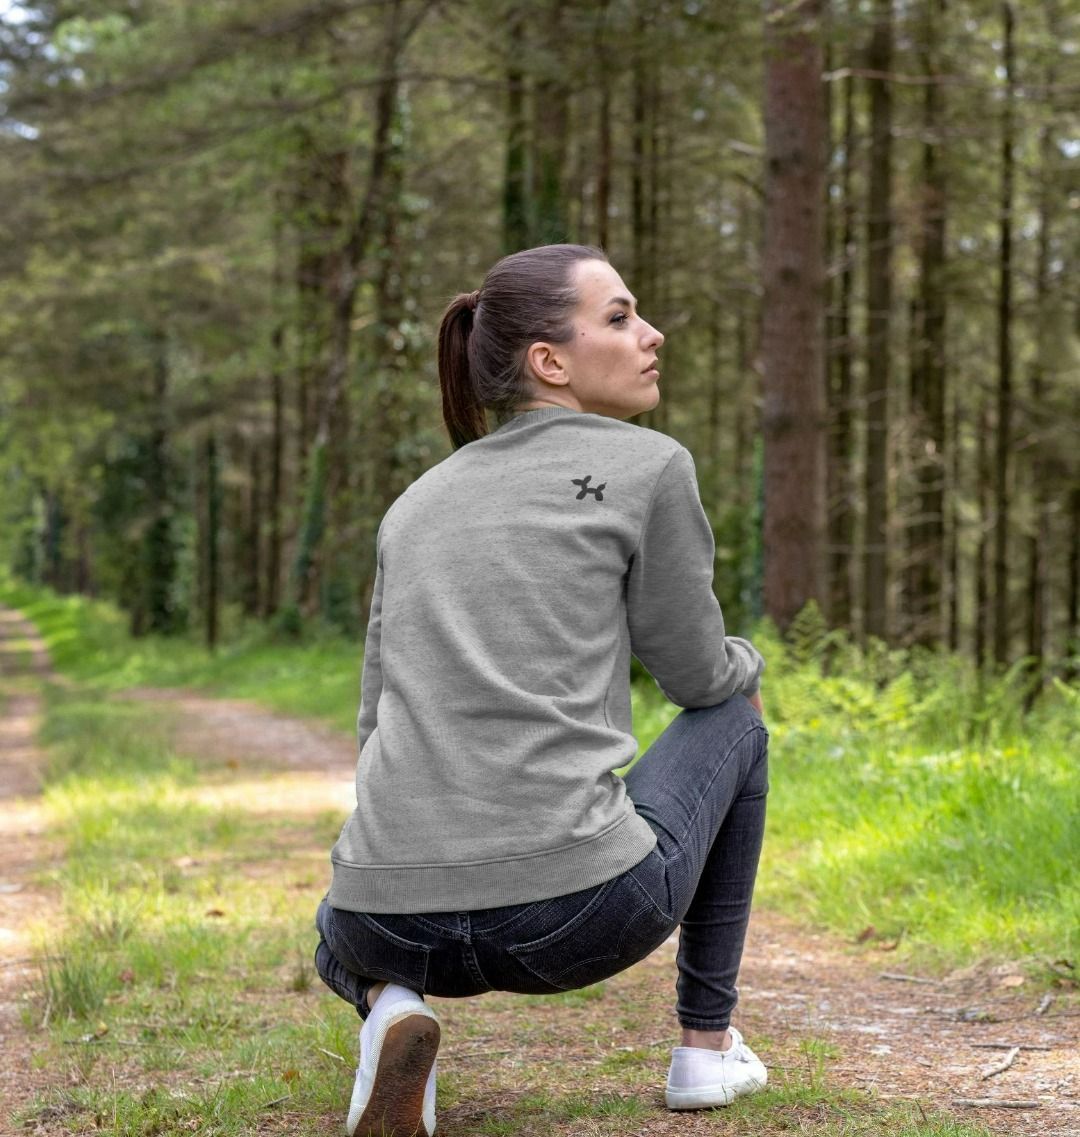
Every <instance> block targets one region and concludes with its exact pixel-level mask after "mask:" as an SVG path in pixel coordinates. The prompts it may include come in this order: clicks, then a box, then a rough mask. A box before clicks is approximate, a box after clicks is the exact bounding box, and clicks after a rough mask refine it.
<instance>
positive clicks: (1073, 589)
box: [1062, 485, 1080, 683]
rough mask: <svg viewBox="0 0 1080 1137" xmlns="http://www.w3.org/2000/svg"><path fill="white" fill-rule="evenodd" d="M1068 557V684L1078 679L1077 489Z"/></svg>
mask: <svg viewBox="0 0 1080 1137" xmlns="http://www.w3.org/2000/svg"><path fill="white" fill-rule="evenodd" d="M1068 525H1069V554H1068V565H1069V567H1068V570H1067V580H1066V595H1065V654H1066V656H1068V657H1069V658H1070V662H1069V664H1068V665H1067V666H1066V668H1065V672H1064V674H1063V675H1062V678H1063V679H1064V680H1065V682H1067V683H1071V682H1073V681H1074V680H1075V679H1077V678H1078V677H1080V666H1078V665H1077V662H1076V660H1077V658H1078V657H1080V486H1077V485H1074V486H1073V488H1072V492H1071V493H1070V494H1069V509H1068Z"/></svg>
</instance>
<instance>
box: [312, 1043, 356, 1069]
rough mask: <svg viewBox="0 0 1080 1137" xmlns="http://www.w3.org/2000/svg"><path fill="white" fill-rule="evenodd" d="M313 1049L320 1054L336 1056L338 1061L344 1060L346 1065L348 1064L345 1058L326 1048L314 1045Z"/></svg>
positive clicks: (329, 1056) (330, 1056)
mask: <svg viewBox="0 0 1080 1137" xmlns="http://www.w3.org/2000/svg"><path fill="white" fill-rule="evenodd" d="M315 1049H316V1050H318V1051H319V1053H320V1054H325V1055H326V1056H327V1057H328V1058H336V1059H337V1060H338V1061H339V1062H344V1063H345V1065H346V1066H348V1065H349V1063H348V1062H347V1061H346V1059H344V1058H342V1057H341V1055H340V1054H335V1053H334V1052H333V1051H332V1050H327V1049H326V1048H325V1047H322V1046H316V1047H315Z"/></svg>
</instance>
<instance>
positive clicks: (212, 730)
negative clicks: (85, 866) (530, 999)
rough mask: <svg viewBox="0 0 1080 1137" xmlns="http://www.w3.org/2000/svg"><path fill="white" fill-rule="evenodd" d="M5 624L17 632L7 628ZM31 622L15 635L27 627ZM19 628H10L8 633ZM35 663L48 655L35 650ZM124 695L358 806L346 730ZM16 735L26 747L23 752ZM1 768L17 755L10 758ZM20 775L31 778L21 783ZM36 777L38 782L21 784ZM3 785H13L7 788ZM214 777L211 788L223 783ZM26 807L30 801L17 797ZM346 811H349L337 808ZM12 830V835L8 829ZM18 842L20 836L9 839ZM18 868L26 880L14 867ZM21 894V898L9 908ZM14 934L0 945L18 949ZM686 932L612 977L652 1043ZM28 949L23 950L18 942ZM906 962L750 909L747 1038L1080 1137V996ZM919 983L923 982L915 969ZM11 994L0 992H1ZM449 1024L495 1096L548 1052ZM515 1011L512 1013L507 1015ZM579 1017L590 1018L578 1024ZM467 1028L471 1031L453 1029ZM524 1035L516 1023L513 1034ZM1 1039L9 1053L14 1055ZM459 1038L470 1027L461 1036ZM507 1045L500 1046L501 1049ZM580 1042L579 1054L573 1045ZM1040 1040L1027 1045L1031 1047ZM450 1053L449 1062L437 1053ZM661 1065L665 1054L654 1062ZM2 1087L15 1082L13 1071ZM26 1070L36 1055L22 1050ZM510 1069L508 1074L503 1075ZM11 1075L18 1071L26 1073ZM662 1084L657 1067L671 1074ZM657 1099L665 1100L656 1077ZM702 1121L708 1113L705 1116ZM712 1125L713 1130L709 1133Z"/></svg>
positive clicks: (443, 1117)
mask: <svg viewBox="0 0 1080 1137" xmlns="http://www.w3.org/2000/svg"><path fill="white" fill-rule="evenodd" d="M4 627H5V629H6V630H7V629H12V628H17V627H18V626H17V625H16V624H15V623H13V622H10V620H9V622H8V623H6V624H5V625H4ZM24 632H25V629H24V628H20V629H18V632H17V634H18V635H20V636H21V635H23V633H24ZM15 634H16V633H15V632H12V638H13V637H14V635H15ZM35 658H36V659H38V663H39V664H40V658H39V657H38V656H36V655H35ZM123 697H125V698H131V699H138V700H140V701H146V702H152V703H160V704H161V705H162V709H163V711H164V710H168V711H169V712H172V713H169V714H168V715H167V716H166V717H167V718H168V720H169V721H171V722H173V723H175V724H176V725H175V728H174V729H175V730H176V731H177V732H178V733H177V736H176V738H175V740H174V741H175V745H176V747H177V749H178V750H181V751H183V752H185V753H188V754H197V755H199V756H200V757H201V758H202V759H203V760H205V761H206V762H208V763H210V764H212V765H214V766H215V767H218V768H219V769H220V768H222V767H224V768H225V769H228V770H230V771H232V772H233V774H234V775H235V777H234V778H233V779H232V780H233V785H232V786H230V787H229V789H231V790H235V792H236V794H237V795H238V797H242V798H243V799H244V800H245V801H248V802H249V803H250V802H251V801H252V799H253V797H256V796H257V795H258V794H259V787H260V782H261V781H264V780H267V779H268V778H269V776H270V775H271V774H276V775H278V777H277V779H276V791H275V792H276V794H277V795H278V800H275V801H273V802H270V800H269V797H270V782H269V781H268V780H267V787H266V795H267V804H268V805H272V807H273V808H274V809H275V810H277V811H284V812H288V811H289V810H290V809H293V810H298V809H301V808H303V807H304V804H305V797H307V798H309V799H310V801H311V802H318V803H323V804H325V803H327V802H330V803H332V804H333V805H335V806H340V808H342V810H345V809H347V808H348V804H349V798H350V794H351V780H352V774H353V768H354V763H355V745H354V743H353V740H352V738H351V737H349V736H343V735H342V734H341V733H339V732H337V731H333V730H330V729H329V728H325V727H320V726H313V725H309V724H307V723H304V722H301V721H299V720H296V719H291V718H288V717H286V716H283V715H278V714H274V713H271V712H269V711H266V710H263V709H261V708H259V707H258V706H256V705H254V704H251V703H248V702H244V701H240V700H227V699H210V698H206V697H203V696H199V695H194V694H191V693H188V692H182V691H172V690H169V691H165V690H151V689H142V690H138V691H131V692H127V693H125V695H124V696H123ZM36 710H37V708H36V704H35V703H34V702H33V700H32V699H30V700H29V701H26V700H25V699H24V700H23V701H22V702H20V701H19V700H18V699H16V700H9V702H8V706H7V713H6V715H5V719H4V723H5V727H4V734H3V738H5V739H18V738H22V739H23V741H22V743H21V744H18V745H17V744H16V743H15V742H11V743H7V744H6V745H8V746H10V748H11V750H12V751H13V752H14V751H19V753H20V754H21V755H22V757H21V758H20V766H21V768H23V769H24V770H25V771H30V773H29V774H24V775H17V776H16V780H13V781H11V782H10V783H5V786H4V788H5V791H6V792H7V793H8V798H7V799H5V800H0V842H2V843H0V881H6V882H12V881H13V882H15V883H16V884H22V885H23V888H22V889H21V890H20V891H18V892H14V893H8V894H7V895H6V896H5V895H0V913H3V919H2V920H0V924H3V926H4V927H5V928H8V930H9V934H10V931H11V926H14V927H15V928H16V929H17V926H18V917H19V912H18V911H16V908H17V907H19V906H20V905H21V911H22V912H23V913H24V914H25V912H26V911H27V902H28V901H29V900H31V899H40V896H39V895H37V894H35V893H34V891H33V889H32V888H31V887H29V886H28V885H27V883H26V871H27V867H28V865H29V864H30V863H33V861H34V860H35V859H37V858H40V857H42V856H44V855H48V850H47V848H46V846H45V845H44V842H43V839H42V837H41V834H40V831H39V830H35V829H33V827H32V825H31V822H32V819H33V818H34V817H36V816H37V815H36V814H35V813H34V810H33V806H32V803H31V804H29V805H28V804H26V799H17V800H16V801H15V802H12V801H11V800H10V794H11V792H12V791H11V788H13V789H14V791H15V792H17V793H19V794H25V793H26V791H27V790H28V789H29V788H31V787H32V777H33V770H34V769H35V763H36V761H37V758H36V757H35V756H34V755H33V752H32V747H31V746H30V742H29V740H30V739H31V738H32V723H33V719H34V716H35V715H36ZM19 745H21V746H22V748H23V749H22V750H19ZM4 764H5V767H6V766H7V763H6V761H5V763H4ZM282 771H289V772H290V779H289V793H288V801H284V802H283V801H281V800H280V793H281V781H280V774H281V772H282ZM18 777H22V778H23V780H22V781H21V782H20V781H18V780H17V778H18ZM27 778H30V781H29V782H28V781H27V780H26V779H27ZM9 786H10V787H11V788H9ZM223 788H224V787H222V786H221V785H220V784H218V785H217V787H216V788H215V794H217V795H220V793H221V792H222V789H223ZM20 801H21V804H20ZM343 816H344V814H343ZM8 833H11V834H12V839H10V840H9V839H8V838H7V837H6V836H4V835H5V834H8ZM15 837H18V840H15V839H14V838H15ZM20 874H21V875H20ZM16 898H18V900H17V903H16V904H15V906H13V902H15V901H16ZM18 942H19V941H18V932H17V930H16V932H15V938H13V939H10V938H9V940H8V941H7V943H8V947H7V948H5V947H4V944H0V950H9V951H10V946H11V945H12V944H15V943H18ZM676 946H677V943H676V940H675V938H674V937H673V939H672V940H671V941H669V942H668V943H667V944H664V945H663V946H662V947H661V948H660V949H659V950H658V951H657V952H655V953H654V954H653V955H652V956H650V957H649V958H648V959H647V960H644V961H643V962H642V963H640V964H638V965H637V966H636V967H635V968H632V969H631V970H630V971H628V972H625V973H623V974H622V975H620V976H617V977H615V979H614V980H612V981H611V987H612V992H613V998H616V999H620V998H626V999H630V1000H632V1001H633V1003H634V1005H635V1006H636V1007H638V1008H641V1007H647V1008H649V1009H650V1010H652V1009H654V1010H655V1015H654V1016H653V1018H654V1021H655V1022H656V1032H655V1036H654V1038H650V1039H648V1040H644V1041H645V1042H654V1041H656V1040H659V1039H664V1038H669V1039H670V1041H671V1042H674V1041H675V1038H676V1033H677V1026H676V1024H675V1021H674V1018H673V1016H672V1014H671V1006H672V1003H673V997H674V979H675V964H674V956H675V950H676ZM20 950H21V949H20ZM4 970H5V971H7V972H8V974H7V976H6V980H5V981H6V982H7V983H8V984H9V986H8V988H7V991H8V994H7V995H4V996H3V997H4V998H5V1000H7V999H9V998H10V990H11V987H10V984H11V983H12V982H15V983H18V982H19V980H20V977H21V976H22V972H21V971H20V969H19V968H18V967H13V968H9V969H4ZM899 970H900V968H899V967H898V966H897V965H896V964H895V962H894V961H893V960H892V958H891V957H890V955H889V954H888V953H887V952H885V951H883V950H880V949H874V948H870V947H868V946H856V945H851V944H846V943H844V942H843V941H841V940H839V939H837V938H836V937H835V936H832V935H829V934H825V933H815V932H812V931H807V930H806V929H804V928H801V927H798V926H796V925H795V924H794V923H793V922H791V921H790V920H787V919H784V918H781V917H779V916H776V915H775V914H772V913H767V912H761V911H759V912H756V913H755V916H754V919H753V921H752V925H751V930H750V936H749V941H748V945H747V950H746V955H745V962H744V967H743V973H742V977H741V980H742V981H741V984H740V989H741V992H742V1000H741V1005H740V1009H739V1012H738V1018H737V1023H738V1025H740V1026H741V1027H742V1029H743V1031H744V1033H745V1034H746V1036H747V1039H748V1041H750V1042H751V1044H754V1043H756V1042H758V1040H762V1042H761V1043H760V1044H759V1052H760V1053H762V1055H763V1057H764V1058H765V1060H766V1061H767V1062H768V1063H770V1064H773V1065H775V1066H783V1065H784V1064H785V1063H791V1062H796V1061H805V1059H804V1058H802V1057H800V1051H799V1047H800V1043H802V1042H804V1041H805V1040H808V1039H812V1040H818V1041H820V1042H824V1043H828V1044H830V1045H831V1046H832V1047H833V1048H835V1052H836V1057H835V1059H833V1060H830V1061H829V1062H828V1063H827V1064H826V1071H827V1076H828V1078H829V1079H830V1081H831V1083H832V1084H834V1085H840V1086H849V1087H851V1088H853V1089H859V1090H867V1091H871V1092H872V1093H874V1094H875V1095H877V1096H879V1097H885V1098H888V1097H904V1098H912V1099H917V1100H919V1101H920V1102H921V1103H922V1104H923V1105H925V1106H926V1107H928V1108H929V1107H931V1106H933V1107H935V1108H938V1109H942V1110H946V1111H952V1112H954V1113H955V1114H957V1115H958V1116H961V1117H964V1118H965V1119H967V1120H970V1121H972V1122H977V1123H981V1124H983V1125H986V1126H987V1127H988V1128H990V1130H991V1131H992V1132H994V1133H1009V1134H1024V1135H1032V1137H1034V1135H1035V1134H1039V1135H1042V1137H1076V1134H1077V1133H1078V1132H1080V1063H1078V1061H1077V1059H1078V1056H1080V1045H1078V1044H1080V1003H1078V1000H1077V998H1076V996H1075V994H1074V993H1072V992H1070V991H1067V990H1062V991H1060V992H1057V993H1055V994H1054V996H1053V998H1052V1001H1051V1002H1050V1003H1049V1005H1048V1006H1045V1007H1042V1010H1041V1012H1040V1005H1041V1004H1042V1003H1043V1001H1044V1000H1043V999H1042V998H1041V997H1040V995H1039V994H1037V993H1034V992H1030V993H1029V990H1028V984H1026V983H1025V982H1024V981H1023V976H1022V974H1021V972H1020V971H1019V969H1017V968H1010V967H1007V966H1003V967H998V968H989V967H984V968H972V969H967V970H965V971H962V972H956V973H954V974H953V975H950V976H947V977H945V978H944V979H942V980H940V981H937V982H930V981H923V982H912V981H910V978H911V977H909V979H893V978H885V977H883V973H886V974H888V973H893V972H896V971H899ZM914 978H916V979H917V978H920V977H914ZM0 990H3V988H0ZM434 1003H435V1004H437V1005H438V1009H439V1013H440V1016H441V1017H442V1019H443V1023H444V1038H445V1040H446V1042H445V1044H444V1052H445V1060H446V1063H447V1064H448V1065H449V1063H452V1062H454V1061H455V1050H456V1047H455V1023H458V1024H460V1025H461V1026H464V1023H465V1022H466V1020H467V1019H471V1020H472V1021H474V1022H475V1019H476V1017H477V1016H483V1015H485V1014H487V1015H488V1016H489V1017H490V1019H491V1021H490V1023H489V1024H487V1023H486V1024H485V1025H486V1026H488V1027H489V1028H490V1033H491V1035H492V1036H494V1037H497V1038H499V1040H500V1041H499V1042H498V1043H497V1044H496V1045H497V1046H498V1050H496V1051H495V1052H493V1054H492V1056H491V1058H490V1059H486V1061H490V1064H491V1069H490V1070H489V1071H487V1076H486V1083H485V1084H486V1085H488V1086H490V1087H492V1090H491V1092H492V1094H493V1095H494V1094H497V1093H498V1092H499V1090H498V1086H499V1084H500V1075H502V1077H503V1078H504V1080H505V1078H507V1077H509V1078H511V1079H512V1084H513V1085H518V1084H519V1083H520V1075H521V1071H522V1069H523V1068H524V1067H528V1066H529V1064H530V1063H535V1062H537V1061H542V1059H543V1056H542V1055H538V1054H537V1053H535V1052H534V1051H535V1048H534V1047H533V1048H529V1047H526V1046H524V1045H520V1044H519V1047H518V1048H514V1047H513V1042H514V1033H515V1032H514V1031H512V1030H506V1029H505V1027H506V1025H507V1024H506V1023H505V1022H504V1015H505V1013H506V1012H503V1011H498V1010H497V1009H496V1007H495V1005H494V1004H487V1006H488V1007H489V1008H490V1009H485V1001H484V1000H483V999H480V1000H434ZM509 1013H510V1014H513V1013H514V1012H512V1011H511V1012H509ZM609 1013H610V1010H609V1008H608V1006H607V1003H606V1001H605V1000H598V1001H595V1002H590V1003H588V1004H587V1005H585V1006H582V1007H579V1008H574V1010H573V1013H572V1015H570V1016H569V1017H570V1018H572V1019H573V1020H574V1022H575V1023H576V1024H577V1026H578V1027H580V1025H581V1021H587V1020H588V1018H589V1017H590V1016H594V1017H601V1016H605V1015H607V1014H609ZM579 1020H581V1021H579ZM0 1024H2V1025H0V1031H5V1032H6V1031H8V1030H15V1029H17V1027H15V1026H13V1025H9V1023H8V1020H0ZM571 1025H572V1024H569V1023H568V1029H567V1032H566V1034H565V1035H564V1036H563V1038H562V1040H561V1042H560V1050H559V1055H558V1061H561V1062H566V1061H571V1062H572V1061H575V1059H576V1058H580V1059H581V1060H582V1061H585V1062H588V1061H589V1053H590V1052H589V1051H588V1047H589V1043H588V1042H587V1041H586V1037H585V1035H584V1033H583V1032H581V1033H580V1040H579V1031H578V1030H577V1029H576V1028H575V1029H570V1028H571ZM458 1033H459V1036H463V1033H464V1032H463V1031H459V1032H458ZM518 1033H520V1032H518ZM8 1041H16V1040H15V1039H14V1038H13V1037H12V1036H11V1035H6V1037H5V1038H4V1040H3V1044H0V1053H4V1054H5V1055H8V1054H11V1053H12V1051H11V1048H10V1047H9V1046H8V1045H7V1042H8ZM458 1044H459V1045H460V1037H459V1038H458ZM990 1044H1000V1045H1003V1046H1004V1045H1010V1046H1011V1045H1019V1046H1021V1047H1022V1048H1023V1049H1021V1050H1020V1051H1019V1053H1018V1054H1017V1055H1016V1056H1015V1058H1014V1060H1013V1062H1012V1064H1011V1065H1010V1067H1009V1068H1008V1069H1006V1070H1004V1071H1002V1072H1001V1073H998V1074H995V1075H993V1076H991V1077H989V1078H984V1077H983V1074H984V1073H985V1072H986V1070H987V1069H988V1068H989V1067H991V1066H993V1065H994V1064H995V1063H1000V1062H1001V1060H1002V1059H1003V1058H1004V1057H1005V1056H1006V1054H1007V1053H1008V1052H1007V1050H1005V1049H991V1048H989V1047H990ZM508 1045H509V1046H510V1047H511V1049H510V1050H509V1051H508V1050H506V1049H504V1048H505V1047H507V1046H508ZM579 1045H580V1048H581V1054H580V1055H577V1054H576V1051H575V1048H576V1047H578V1046H579ZM1029 1048H1030V1049H1029ZM468 1057H469V1058H470V1061H469V1066H470V1068H473V1067H475V1066H476V1062H477V1060H478V1058H477V1055H476V1054H474V1053H472V1052H469V1054H468ZM442 1061H443V1058H442V1057H441V1058H440V1062H442ZM660 1061H661V1064H662V1065H661V1068H663V1067H664V1066H665V1065H666V1055H663V1056H662V1057H661V1059H660ZM11 1065H12V1063H11V1062H10V1060H5V1061H3V1062H2V1063H0V1068H2V1069H3V1070H4V1073H3V1075H2V1077H3V1079H4V1080H3V1081H0V1088H4V1086H5V1085H6V1084H10V1082H11V1077H10V1074H9V1072H8V1067H9V1066H11ZM18 1067H19V1070H20V1071H25V1070H26V1068H27V1067H26V1064H25V1063H24V1062H23V1061H22V1060H21V1059H19V1060H18ZM508 1071H509V1073H508ZM16 1073H17V1072H16ZM661 1082H662V1074H661ZM656 1097H657V1101H658V1103H659V1104H660V1105H661V1106H662V1084H661V1085H660V1087H659V1088H658V1089H657V1092H656ZM960 1098H968V1099H998V1100H1002V1099H1003V1100H1008V1101H1017V1100H1019V1101H1027V1102H1033V1103H1037V1106H1038V1108H1033V1109H1027V1110H1012V1109H1004V1108H993V1109H989V1108H968V1107H963V1106H958V1105H956V1104H955V1102H956V1100H957V1099H960ZM469 1116H470V1114H469V1109H468V1107H466V1106H458V1107H452V1108H450V1109H448V1110H446V1111H445V1112H444V1113H440V1131H441V1132H444V1133H446V1134H447V1137H450V1135H451V1134H456V1133H460V1134H465V1133H468V1132H469V1131H470V1124H469ZM702 1124H703V1123H702ZM699 1131H701V1132H704V1131H705V1129H704V1128H702V1129H700V1130H699V1120H698V1119H695V1118H694V1117H691V1116H688V1115H678V1116H677V1115H664V1114H661V1115H660V1116H658V1117H655V1118H654V1116H652V1115H650V1117H649V1119H648V1122H647V1124H646V1125H645V1128H644V1129H643V1130H642V1132H646V1133H648V1134H650V1135H660V1134H664V1135H666V1134H668V1133H670V1134H676V1133H678V1134H680V1135H682V1137H686V1135H688V1134H693V1133H696V1132H699ZM710 1131H712V1130H710Z"/></svg>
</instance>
